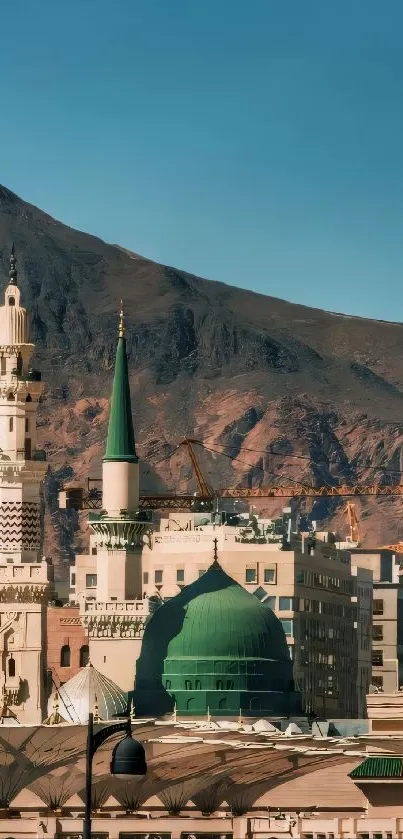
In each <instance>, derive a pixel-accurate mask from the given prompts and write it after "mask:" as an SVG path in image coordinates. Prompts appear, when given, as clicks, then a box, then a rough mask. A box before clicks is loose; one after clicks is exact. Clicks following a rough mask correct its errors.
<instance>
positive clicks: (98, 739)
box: [83, 714, 147, 839]
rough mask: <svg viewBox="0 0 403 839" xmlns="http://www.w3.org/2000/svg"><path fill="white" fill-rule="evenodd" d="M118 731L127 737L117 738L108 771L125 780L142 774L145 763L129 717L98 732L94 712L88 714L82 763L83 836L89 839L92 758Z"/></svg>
mask: <svg viewBox="0 0 403 839" xmlns="http://www.w3.org/2000/svg"><path fill="white" fill-rule="evenodd" d="M118 731H125V732H126V737H124V738H123V739H122V740H119V743H117V744H116V746H115V748H114V750H113V752H112V760H111V774H112V775H117V776H118V777H119V778H122V779H123V780H124V779H127V778H132V777H133V776H136V775H145V774H146V772H147V764H146V759H145V753H144V747H143V746H142V744H141V743H139V742H138V740H133V738H132V727H131V721H130V717H128V718H127V720H125V722H117V723H114V725H107V726H105V728H101V729H100V731H96V732H95V733H94V715H93V714H89V716H88V728H87V752H86V766H85V816H84V824H83V839H91V803H92V802H91V797H92V796H91V790H92V761H93V757H94V755H95V752H96V751H97V749H99V747H100V746H102V743H104V742H105V740H108V739H109V737H112V736H113V735H114V734H117V733H118Z"/></svg>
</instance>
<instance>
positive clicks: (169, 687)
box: [165, 679, 171, 690]
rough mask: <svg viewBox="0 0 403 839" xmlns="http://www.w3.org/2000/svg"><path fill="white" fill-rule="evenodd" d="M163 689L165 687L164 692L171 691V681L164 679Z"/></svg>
mask: <svg viewBox="0 0 403 839" xmlns="http://www.w3.org/2000/svg"><path fill="white" fill-rule="evenodd" d="M165 687H166V690H171V680H170V679H165Z"/></svg>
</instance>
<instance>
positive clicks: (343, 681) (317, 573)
mask: <svg viewBox="0 0 403 839" xmlns="http://www.w3.org/2000/svg"><path fill="white" fill-rule="evenodd" d="M213 522H214V516H212V515H210V514H208V513H206V514H200V513H183V514H181V513H177V512H175V513H172V514H170V516H169V518H168V519H162V521H161V524H160V531H159V532H158V533H155V534H154V536H153V539H152V545H151V546H148V545H145V547H144V550H143V589H144V592H145V593H146V594H147V595H148V597H149V598H152V597H162V598H167V597H172V596H173V595H175V594H177V593H178V591H180V590H181V588H183V586H184V585H187V584H189V583H191V582H193V581H194V580H196V579H197V578H198V577H199V576H200V575H202V574H204V572H205V570H206V567H207V565H208V557H209V555H211V550H212V544H213V540H214V539H217V544H218V553H219V557H220V563H221V565H222V567H223V569H224V570H225V571H226V572H227V574H229V575H230V576H231V577H232V578H233V579H234V580H236V581H237V582H238V583H240V584H241V585H242V586H244V588H246V590H247V591H249V592H250V593H252V594H254V595H255V596H256V597H257V598H258V599H259V600H261V601H262V602H263V603H264V604H265V605H266V606H269V607H270V608H271V609H272V610H273V611H274V613H275V614H276V615H277V617H278V618H279V619H280V621H281V623H282V625H283V628H284V631H285V634H286V636H287V640H288V645H289V650H290V655H291V657H292V659H293V662H294V678H295V682H296V686H297V688H298V690H300V691H301V693H302V697H303V701H304V706H305V709H306V710H307V711H308V712H314V713H316V714H318V715H324V716H335V717H337V716H343V715H345V716H348V717H357V716H365V697H366V694H367V693H368V688H369V684H370V680H371V633H370V621H371V613H372V573H371V571H370V570H368V569H366V568H361V567H359V565H358V564H357V565H356V566H354V568H352V566H351V561H350V553H349V552H348V551H346V550H339V549H338V548H337V546H336V544H335V540H334V537H333V535H332V534H316V535H315V538H312V536H302V537H299V536H297V535H294V536H293V535H292V534H289V538H288V535H287V527H288V512H287V514H286V516H285V522H284V524H285V530H284V531H283V533H282V534H281V532H280V528H279V527H277V528H275V527H274V523H270V525H269V522H268V521H264V522H259V521H256V520H254V522H253V528H252V527H250V526H249V527H248V526H246V525H245V524H241V525H235V526H230V525H226V524H224V525H222V524H221V523H220V524H214V523H213ZM256 528H257V530H256ZM276 529H277V534H276V533H275V532H274V531H275V530H276ZM254 531H256V533H255V532H254Z"/></svg>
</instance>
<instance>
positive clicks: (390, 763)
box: [349, 755, 403, 780]
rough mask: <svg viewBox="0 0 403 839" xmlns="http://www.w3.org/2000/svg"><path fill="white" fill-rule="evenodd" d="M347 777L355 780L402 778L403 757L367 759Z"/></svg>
mask: <svg viewBox="0 0 403 839" xmlns="http://www.w3.org/2000/svg"><path fill="white" fill-rule="evenodd" d="M349 777H350V778H353V779H357V780H358V779H361V780H376V779H377V778H379V779H382V778H403V757H390V756H389V755H388V756H386V755H385V756H380V755H379V756H376V757H375V756H373V757H367V758H365V760H364V761H363V762H362V763H360V764H359V765H358V766H356V767H355V769H353V770H352V772H350V773H349Z"/></svg>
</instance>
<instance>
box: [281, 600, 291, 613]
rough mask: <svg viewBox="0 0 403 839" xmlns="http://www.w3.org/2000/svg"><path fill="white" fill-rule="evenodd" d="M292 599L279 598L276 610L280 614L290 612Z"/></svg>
mask: <svg viewBox="0 0 403 839" xmlns="http://www.w3.org/2000/svg"><path fill="white" fill-rule="evenodd" d="M292 605H293V604H292V597H279V599H278V608H279V610H280V612H289V611H290V610H292Z"/></svg>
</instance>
